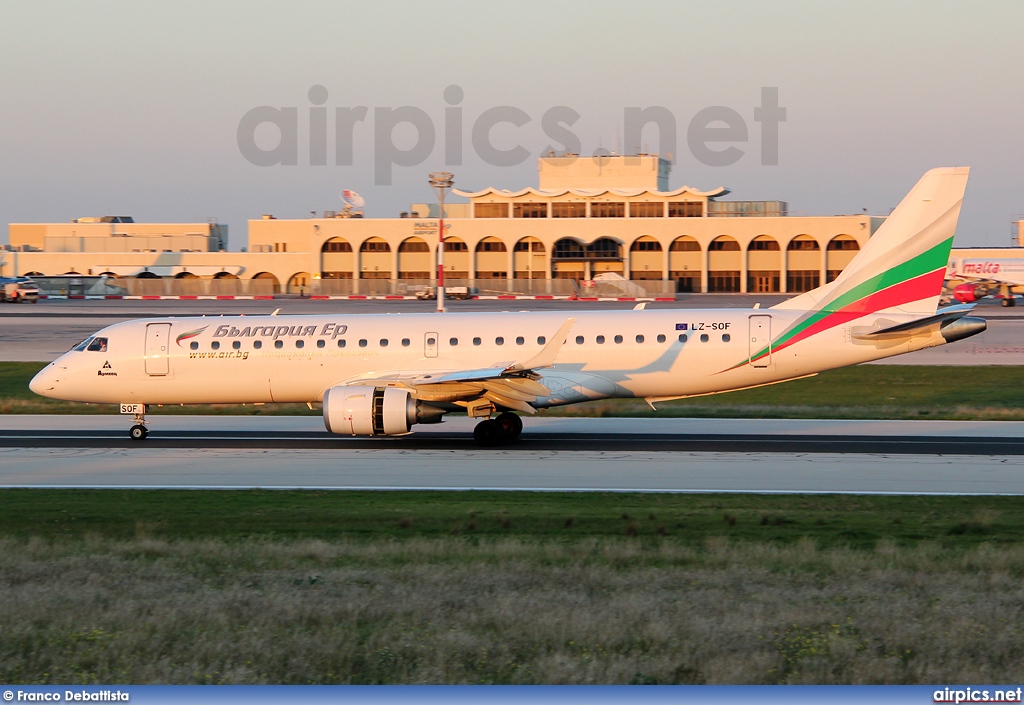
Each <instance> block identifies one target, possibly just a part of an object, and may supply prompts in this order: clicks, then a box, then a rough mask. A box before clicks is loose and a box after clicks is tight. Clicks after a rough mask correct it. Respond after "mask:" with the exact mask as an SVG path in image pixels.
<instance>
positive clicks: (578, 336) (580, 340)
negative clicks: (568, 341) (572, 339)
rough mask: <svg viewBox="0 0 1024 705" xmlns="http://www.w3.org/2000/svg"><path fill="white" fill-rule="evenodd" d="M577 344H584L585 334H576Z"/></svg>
mask: <svg viewBox="0 0 1024 705" xmlns="http://www.w3.org/2000/svg"><path fill="white" fill-rule="evenodd" d="M576 344H577V345H583V336H582V335H577V336H576Z"/></svg>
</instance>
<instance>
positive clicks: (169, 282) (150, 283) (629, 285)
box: [32, 276, 675, 298]
mask: <svg viewBox="0 0 1024 705" xmlns="http://www.w3.org/2000/svg"><path fill="white" fill-rule="evenodd" d="M32 279H33V281H35V282H36V284H38V285H39V293H40V294H42V295H44V296H273V295H275V294H279V292H276V291H275V290H274V288H275V287H274V281H273V280H269V279H201V278H198V277H197V278H189V279H172V278H169V277H168V278H159V277H155V278H137V277H123V278H118V277H92V276H82V277H42V276H40V277H33V278H32ZM445 287H446V288H449V289H451V288H454V287H465V288H466V289H467V290H469V292H470V294H472V295H475V296H559V297H562V296H565V297H568V296H574V295H576V296H582V297H600V298H604V297H611V298H616V297H629V298H646V297H672V296H674V295H675V282H674V281H667V282H666V281H661V280H645V281H634V280H629V279H622V278H618V279H611V280H602V279H595V280H593V281H584V282H580V283H577V282H576V280H574V279H472V280H471V279H446V280H445ZM303 293H304V294H309V295H312V296H417V295H421V296H423V297H424V298H430V297H432V296H433V295H434V283H433V282H432V281H431V280H429V279H314V280H313V281H312V283H311V284H310V286H309V288H308V289H307V290H306V291H304V292H303Z"/></svg>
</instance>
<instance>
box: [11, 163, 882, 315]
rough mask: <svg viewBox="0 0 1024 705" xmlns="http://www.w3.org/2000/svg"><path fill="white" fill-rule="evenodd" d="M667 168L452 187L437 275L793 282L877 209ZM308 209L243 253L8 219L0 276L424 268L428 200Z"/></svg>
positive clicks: (112, 226) (110, 222) (561, 167)
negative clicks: (686, 180) (737, 189)
mask: <svg viewBox="0 0 1024 705" xmlns="http://www.w3.org/2000/svg"><path fill="white" fill-rule="evenodd" d="M670 168H671V164H670V162H668V161H667V160H665V159H662V158H660V157H658V156H657V155H636V156H606V157H601V158H599V159H598V158H590V157H578V156H576V155H560V156H553V155H552V156H545V157H542V158H540V159H539V162H538V175H539V182H538V187H537V188H532V187H530V188H524V189H522V190H519V191H507V190H501V189H497V188H483V189H478V190H460V189H458V188H456V189H455V190H454V192H453V194H452V196H454V197H455V198H459V199H461V200H462V201H463V202H456V203H446V204H445V245H444V250H445V251H444V268H445V277H446V283H453V284H454V283H456V282H457V283H461V284H465V285H468V286H471V287H474V288H476V289H478V290H480V291H495V292H521V293H543V292H544V291H552V290H555V289H560V287H561V288H565V287H566V286H568V287H573V286H579V285H580V284H582V285H583V286H586V285H587V284H588V283H590V282H592V281H593V280H595V279H598V280H606V281H617V282H620V284H621V286H622V287H627V286H628V287H632V290H633V293H638V292H645V293H649V294H650V293H656V294H661V295H664V294H672V293H675V292H750V293H792V292H801V291H807V290H809V289H812V288H814V287H816V286H819V285H820V284H822V283H824V282H827V281H830V280H832V279H834V278H835V277H836V276H837V275H838V274H839V272H841V271H842V269H843V268H844V267H845V266H846V265H847V264H848V263H849V261H850V260H851V259H852V258H853V257H854V256H855V255H856V254H857V251H858V250H859V249H860V248H861V247H862V246H863V245H864V244H865V243H866V241H867V239H868V238H869V237H870V236H871V234H872V233H873V232H874V231H875V230H876V229H877V228H878V226H879V225H880V224H881V223H882V222H883V220H884V219H883V218H879V217H872V216H868V215H862V214H858V215H833V216H792V215H789V214H788V207H787V204H786V202H783V201H742V200H729V199H727V198H726V196H727V195H728V193H729V192H728V191H727V190H726V189H724V188H713V189H698V188H693V187H690V186H682V187H680V188H676V189H669V188H668V175H669V170H670ZM320 215H321V217H315V216H314V217H307V218H301V219H284V218H275V217H274V216H272V215H264V216H263V217H262V218H259V219H254V220H250V221H249V223H248V246H247V247H246V248H245V250H244V251H241V252H230V251H225V249H224V243H225V242H226V239H227V238H226V235H227V229H226V226H224V225H219V224H216V223H184V224H140V223H133V222H131V219H130V218H124V217H116V216H114V217H110V216H108V217H105V218H91V219H79V220H78V221H75V222H72V223H31V224H24V223H12V224H11V225H10V226H9V231H10V243H11V245H10V248H9V250H8V251H6V252H0V275H3V276H11V275H12V274H18V275H24V274H28V275H37V276H39V275H46V276H52V275H64V274H79V275H93V276H96V275H106V276H108V277H115V278H139V279H147V280H150V282H149V285H150V286H157V283H156V282H157V280H159V281H163V282H165V284H164V286H165V287H166V282H167V281H168V280H170V281H174V282H177V285H178V286H179V288H180V287H186V288H187V287H188V286H191V287H192V288H195V289H196V290H197V291H200V293H202V292H203V291H205V292H207V293H209V291H210V290H211V287H213V289H216V287H217V286H218V285H217V284H215V282H220V284H219V286H221V287H222V288H225V287H228V285H229V282H234V284H233V285H232V286H235V287H236V288H238V287H243V288H245V287H249V288H250V289H252V290H258V291H259V292H260V293H278V292H283V293H307V294H309V293H312V294H317V293H321V294H359V293H380V292H388V291H390V292H400V291H407V290H409V289H410V288H411V287H414V286H423V285H429V284H430V282H431V281H433V280H434V279H435V278H436V252H437V242H438V218H437V216H438V215H439V212H438V205H437V204H436V203H435V204H414V205H413V206H411V207H410V210H409V211H408V212H405V213H402V214H400V215H399V216H398V217H394V218H364V217H361V214H360V213H358V212H355V211H352V210H346V211H341V212H334V211H325V212H324V213H322V214H320ZM211 282H214V283H211ZM627 283H628V284H627ZM225 290H226V288H225Z"/></svg>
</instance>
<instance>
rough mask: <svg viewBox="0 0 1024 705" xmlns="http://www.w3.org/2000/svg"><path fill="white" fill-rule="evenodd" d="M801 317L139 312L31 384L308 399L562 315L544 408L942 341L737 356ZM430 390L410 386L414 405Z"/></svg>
mask: <svg viewBox="0 0 1024 705" xmlns="http://www.w3.org/2000/svg"><path fill="white" fill-rule="evenodd" d="M803 315H804V313H803V312H801V311H793V310H773V309H767V310H750V309H748V310H738V309H717V310H716V309H667V310H666V309H659V310H645V311H598V312H589V311H588V312H571V313H570V312H565V311H555V312H543V313H539V312H518V313H447V314H387V315H351V314H337V315H315V316H221V317H202V318H193V317H190V318H162V319H142V320H136V321H129V322H125V323H118V324H116V325H113V326H109V327H107V328H104V329H103V330H101V331H99V332H97V333H96V335H95V336H94V337H95V338H105V339H106V341H105V344H104V349H103V350H99V349H94V350H86V349H83V350H78V351H72V352H68V353H66V354H64V355H63V356H61V357H60V358H58V359H57V360H56V361H54V362H53V363H51V364H50V365H49V366H47V367H46V368H45V369H44V370H43V371H42V372H40V374H39V375H38V376H37V377H36V378H35V379H34V380H33V382H32V389H33V391H35V392H37V393H39V394H42V395H44V396H48V397H53V398H57V399H66V400H74V401H85V402H106V403H142V404H199V403H263V402H317V401H321V400H322V399H323V395H324V392H325V390H327V389H330V388H331V387H334V386H337V385H351V384H358V383H359V380H361V379H366V380H374V379H376V378H379V377H381V376H384V375H390V376H391V377H398V378H400V377H401V376H402V375H403V374H408V375H410V376H413V375H415V376H418V377H421V378H422V377H423V376H424V375H429V374H432V373H437V374H442V373H446V372H450V371H459V370H474V369H481V368H493V367H501V366H505V365H512V364H514V363H516V362H517V361H523V360H528V359H530V358H531V357H533V356H534V355H536V354H538V352H539V351H541V350H542V348H543V347H544V345H545V344H546V343H547V341H549V340H550V339H551V337H552V336H553V335H555V334H556V332H557V331H558V330H559V328H560V326H562V325H563V324H564V323H565V322H566V321H567V319H569V318H575V323H574V324H573V325H572V328H571V330H570V331H569V334H568V336H567V337H566V341H565V343H564V345H562V347H561V348H560V350H559V351H558V354H557V357H556V359H555V362H554V364H553V365H552V366H550V367H546V368H544V369H539V370H537V374H538V375H539V378H538V380H539V381H540V382H541V383H542V384H543V385H544V386H545V387H546V388H547V389H548V390H550V394H549V395H547V396H541V397H539V398H537V399H536V402H535V403H534V404H533V405H534V406H535V407H545V406H556V405H561V404H569V403H575V402H581V401H587V400H593V399H602V398H608V397H644V398H650V399H667V398H678V397H685V396H691V395H699V394H708V393H715V392H723V391H729V390H734V389H742V388H745V387H751V386H757V385H762V384H769V383H772V382H778V381H782V380H786V379H792V378H796V377H802V376H805V375H809V374H814V373H816V372H820V371H822V370H827V369H833V368H838V367H844V366H847V365H852V364H856V363H860V362H867V361H870V360H876V359H879V358H884V357H889V356H892V355H897V354H900V353H905V352H910V351H912V350H917V349H921V348H926V347H932V346H935V345H941V344H943V343H944V342H945V340H944V339H943V337H942V336H941V335H940V334H939V333H938V331H937V329H936V330H934V331H930V332H925V333H923V334H918V335H915V336H913V337H910V338H905V339H902V340H900V341H891V340H890V341H875V342H868V341H864V340H858V339H857V338H856V337H855V335H851V330H853V331H854V333H856V330H857V329H861V328H864V327H868V326H872V325H876V324H877V325H891V324H893V323H899V322H901V320H904V319H903V318H901V316H900V315H899V314H884V315H882V314H870V315H867V316H864V317H862V318H859V319H857V320H853V321H849V322H848V323H847V324H846V325H841V326H835V327H834V328H831V329H828V330H823V331H821V332H819V333H816V334H815V335H813V336H812V337H809V338H807V339H805V340H801V341H800V342H797V343H795V344H792V345H790V346H788V347H783V348H782V349H780V350H779V351H773V352H772V353H771V354H770V355H768V356H766V357H763V358H761V359H759V360H757V361H756V362H754V363H751V362H750V361H749V358H750V356H751V355H754V354H756V353H757V351H758V349H761V348H762V347H763V346H764V345H766V344H767V342H768V339H769V338H778V336H779V334H780V333H781V332H782V331H784V330H785V329H787V328H789V327H790V326H791V324H793V323H794V322H795V321H796V320H797V319H799V318H800V317H801V316H803ZM906 318H907V319H909V318H910V317H906ZM93 347H94V348H95V347H96V346H93ZM371 383H372V382H371ZM446 389H447V391H446V392H445V394H449V393H450V392H451V387H450V386H449V387H448V388H446ZM443 396H444V394H441V395H440V397H437V398H435V397H431V394H430V392H429V389H426V388H423V387H421V388H420V389H419V392H418V398H419V399H421V400H427V401H442V402H443V401H445V399H444V398H441V397H443Z"/></svg>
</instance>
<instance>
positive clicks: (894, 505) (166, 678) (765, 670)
mask: <svg viewBox="0 0 1024 705" xmlns="http://www.w3.org/2000/svg"><path fill="white" fill-rule="evenodd" d="M0 506H3V507H4V512H3V513H2V514H0V634H3V639H0V681H3V682H5V683H48V682H49V683H164V682H171V683H935V682H943V683H968V682H976V683H977V682H1004V683H1013V682H1020V681H1021V680H1024V641H1022V640H1021V639H1020V637H1019V635H1020V633H1021V631H1022V629H1024V610H1021V608H1020V606H1021V604H1024V600H1022V598H1024V588H1022V586H1021V578H1022V577H1024V547H1022V544H1021V532H1022V528H1021V527H1022V526H1024V522H1022V519H1024V516H1022V515H1024V500H1021V499H1019V498H1014V497H892V496H886V497H867V496H779V495H769V496H766V495H760V496H752V495H641V494H611V493H608V494H601V493H587V494H570V493H501V492H458V493H444V492H432V493H411V492H408V493H407V492H386V493H381V492H265V491H251V492H219V491H205V492H202V491H201V492H188V491H180V492H160V491H119V490H111V491H61V490H58V491H43V490H2V491H0Z"/></svg>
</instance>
